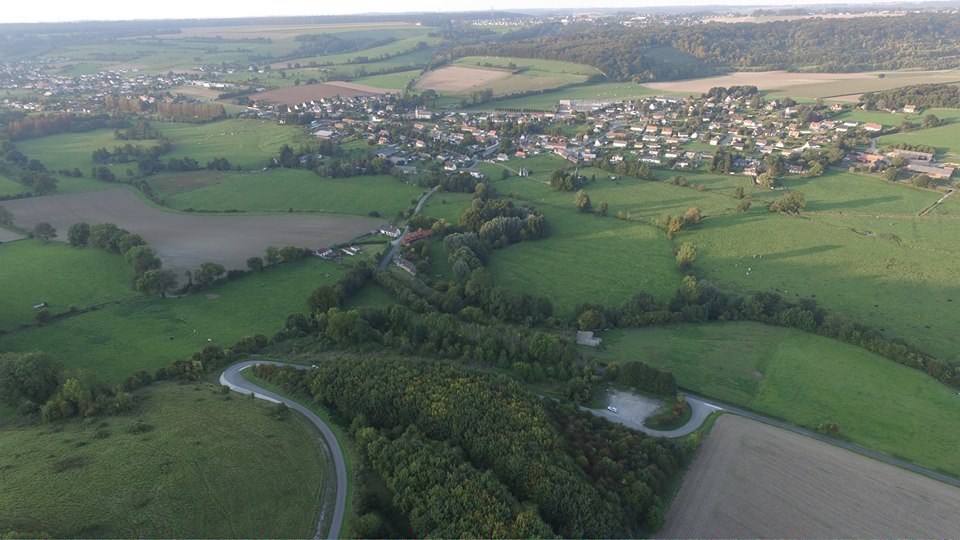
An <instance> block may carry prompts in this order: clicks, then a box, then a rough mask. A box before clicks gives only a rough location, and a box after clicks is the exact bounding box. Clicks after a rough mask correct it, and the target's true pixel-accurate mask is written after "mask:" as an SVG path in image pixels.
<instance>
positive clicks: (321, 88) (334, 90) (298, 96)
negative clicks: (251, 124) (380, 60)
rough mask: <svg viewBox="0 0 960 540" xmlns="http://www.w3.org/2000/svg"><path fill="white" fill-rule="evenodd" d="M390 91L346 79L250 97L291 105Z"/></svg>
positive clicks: (291, 87)
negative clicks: (345, 80) (346, 80)
mask: <svg viewBox="0 0 960 540" xmlns="http://www.w3.org/2000/svg"><path fill="white" fill-rule="evenodd" d="M390 92H391V91H390V90H384V89H383V88H374V87H372V86H365V85H362V84H356V83H350V82H344V81H331V82H325V83H317V84H303V85H300V86H288V87H286V88H277V89H275V90H267V91H266V92H260V93H257V94H251V95H250V99H252V100H255V101H256V100H263V101H266V102H267V103H283V104H287V105H290V104H295V103H303V102H306V101H310V100H313V99H320V98H330V97H335V96H341V97H357V96H372V95H378V94H388V93H390Z"/></svg>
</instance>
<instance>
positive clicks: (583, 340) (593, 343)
mask: <svg viewBox="0 0 960 540" xmlns="http://www.w3.org/2000/svg"><path fill="white" fill-rule="evenodd" d="M601 341H603V340H602V339H600V338H598V337H593V332H584V331H578V332H577V345H586V346H587V347H597V346H599V345H600V342H601Z"/></svg>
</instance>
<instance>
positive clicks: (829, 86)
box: [645, 70, 960, 101]
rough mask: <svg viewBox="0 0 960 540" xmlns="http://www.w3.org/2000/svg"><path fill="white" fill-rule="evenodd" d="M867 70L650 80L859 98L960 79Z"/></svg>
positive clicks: (682, 88)
mask: <svg viewBox="0 0 960 540" xmlns="http://www.w3.org/2000/svg"><path fill="white" fill-rule="evenodd" d="M880 73H881V72H879V71H877V72H865V73H791V72H787V71H754V72H751V71H738V72H735V73H729V74H727V75H719V76H716V77H704V78H702V79H688V80H685V81H670V82H659V83H647V84H645V86H647V87H649V88H653V89H655V90H659V91H663V92H680V93H686V92H689V93H692V94H700V93H704V92H706V91H708V90H710V89H711V88H713V87H716V86H724V87H730V86H738V85H752V86H756V87H757V88H758V89H759V90H761V91H763V92H768V93H771V94H777V95H786V96H790V97H794V98H838V99H844V98H845V99H846V100H853V101H856V98H857V97H859V95H860V94H862V93H864V92H876V91H880V90H890V89H892V88H899V87H901V86H908V85H913V84H932V83H954V82H960V71H958V70H942V71H895V72H882V73H883V75H884V77H883V78H880V77H879V75H880Z"/></svg>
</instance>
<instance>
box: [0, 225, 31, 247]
mask: <svg viewBox="0 0 960 540" xmlns="http://www.w3.org/2000/svg"><path fill="white" fill-rule="evenodd" d="M22 238H25V237H24V236H23V235H22V234H20V233H16V232H13V231H11V230H8V229H4V228H3V227H0V244H2V243H4V242H13V241H15V240H20V239H22Z"/></svg>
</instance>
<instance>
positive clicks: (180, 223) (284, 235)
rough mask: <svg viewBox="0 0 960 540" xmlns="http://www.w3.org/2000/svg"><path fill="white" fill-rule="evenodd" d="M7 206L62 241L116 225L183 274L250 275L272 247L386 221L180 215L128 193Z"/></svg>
mask: <svg viewBox="0 0 960 540" xmlns="http://www.w3.org/2000/svg"><path fill="white" fill-rule="evenodd" d="M4 206H6V207H7V208H9V209H10V211H11V212H13V214H14V216H15V219H16V224H17V226H19V227H23V228H26V229H31V228H33V227H34V225H36V224H37V223H38V222H41V221H47V222H49V223H51V224H52V225H53V226H54V227H55V228H56V229H57V234H58V238H57V240H62V241H65V240H66V237H67V230H68V229H69V228H70V225H72V224H74V223H77V222H87V223H90V224H93V223H105V222H106V223H115V224H116V225H117V226H119V227H122V228H124V229H127V230H129V231H131V232H134V233H137V234H139V235H140V236H142V237H143V238H144V239H145V240H146V241H147V243H148V244H149V245H150V246H151V247H152V248H153V249H154V250H155V251H156V252H157V255H158V256H159V257H160V259H161V260H162V261H163V264H164V267H165V268H170V269H172V270H178V271H183V270H191V269H194V268H197V267H199V266H200V264H201V263H203V262H207V261H210V262H215V263H219V264H222V265H223V266H224V267H225V268H227V269H232V268H241V269H245V268H246V260H247V258H248V257H252V256H255V255H263V252H264V250H265V249H266V248H267V247H268V246H278V247H282V246H297V247H307V248H311V249H316V248H320V247H325V246H328V245H330V244H334V243H339V242H345V241H348V240H351V239H353V238H355V237H357V236H360V235H361V234H364V233H366V232H368V231H370V230H371V229H372V228H373V227H375V226H377V225H379V224H380V223H381V221H382V220H373V219H367V218H360V217H351V216H323V215H296V214H291V215H285V214H279V215H234V214H224V215H195V214H177V213H173V212H165V211H163V210H159V209H157V208H154V207H152V206H149V205H147V204H145V203H144V202H143V201H141V200H140V199H138V198H137V196H136V195H134V194H133V193H130V192H129V191H127V190H125V189H110V190H105V191H95V192H90V193H78V194H71V195H55V196H50V197H31V198H28V199H18V200H14V201H7V202H5V203H4Z"/></svg>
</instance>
